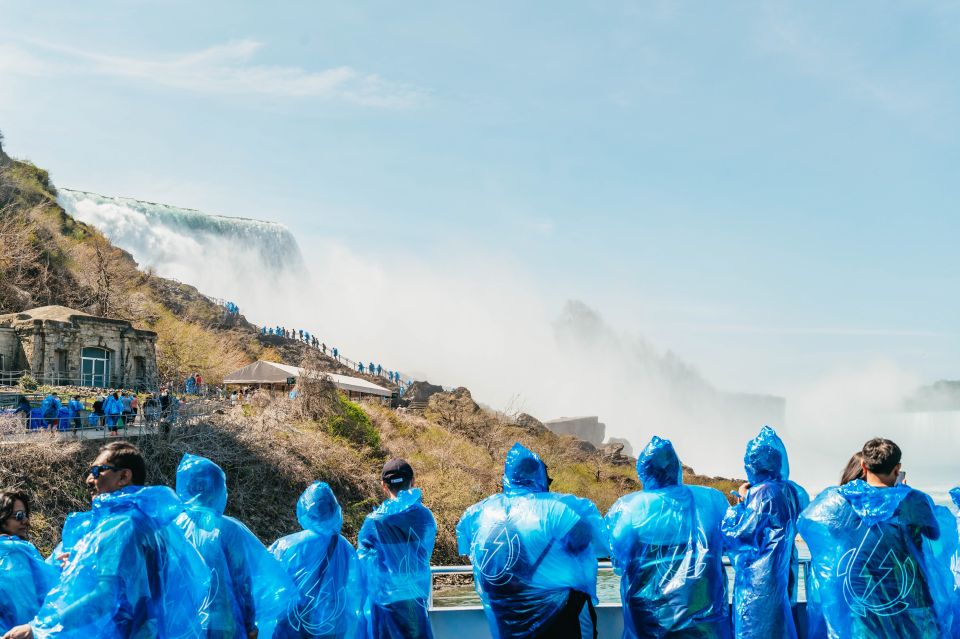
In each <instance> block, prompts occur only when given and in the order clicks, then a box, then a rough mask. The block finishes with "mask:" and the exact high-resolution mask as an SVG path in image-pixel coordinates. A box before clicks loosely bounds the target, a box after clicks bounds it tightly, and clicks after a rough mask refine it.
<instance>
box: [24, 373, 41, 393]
mask: <svg viewBox="0 0 960 639" xmlns="http://www.w3.org/2000/svg"><path fill="white" fill-rule="evenodd" d="M19 384H20V388H22V389H23V390H25V391H35V390H37V389H38V388H39V387H40V384H38V383H37V380H36V379H34V377H33V375H31V374H30V373H24V374H23V376H22V377H21V378H20V382H19Z"/></svg>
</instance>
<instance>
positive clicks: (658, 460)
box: [606, 437, 730, 639]
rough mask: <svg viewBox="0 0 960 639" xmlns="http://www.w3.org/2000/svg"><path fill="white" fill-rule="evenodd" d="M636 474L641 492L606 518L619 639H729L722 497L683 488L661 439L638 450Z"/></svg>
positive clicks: (674, 457) (674, 461)
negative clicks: (686, 637)
mask: <svg viewBox="0 0 960 639" xmlns="http://www.w3.org/2000/svg"><path fill="white" fill-rule="evenodd" d="M637 475H638V476H639V478H640V481H641V482H642V483H643V490H642V491H640V492H635V493H631V494H629V495H626V496H624V497H621V498H620V499H619V500H617V502H616V503H615V504H614V505H613V506H612V507H611V508H610V511H609V512H608V513H607V516H606V522H607V528H608V530H609V533H610V547H611V555H610V559H611V560H612V562H613V567H614V569H615V570H616V572H617V573H618V574H620V575H621V580H620V596H621V599H622V601H623V636H624V638H625V639H635V638H637V637H663V636H669V633H674V632H684V633H689V634H691V635H692V636H694V635H695V636H696V637H700V638H702V639H711V638H726V637H730V614H729V607H728V604H727V575H726V572H725V570H724V568H723V536H722V535H721V534H720V522H721V521H722V520H723V516H724V514H725V513H726V511H727V500H726V498H725V497H724V496H723V494H721V493H720V491H718V490H714V489H713V488H706V487H703V486H684V485H683V480H682V467H681V465H680V459H679V458H678V457H677V453H676V452H675V451H674V449H673V444H671V443H670V441H669V440H666V439H660V438H659V437H654V438H653V439H652V440H651V441H650V443H649V444H648V445H647V447H646V448H644V449H643V451H641V453H640V455H639V457H638V458H637Z"/></svg>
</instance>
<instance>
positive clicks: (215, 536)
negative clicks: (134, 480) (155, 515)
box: [176, 454, 296, 639]
mask: <svg viewBox="0 0 960 639" xmlns="http://www.w3.org/2000/svg"><path fill="white" fill-rule="evenodd" d="M177 496H178V497H179V498H180V500H181V501H182V502H183V505H184V508H185V509H186V510H185V512H183V513H181V514H180V516H179V517H177V520H176V523H177V526H179V527H180V529H181V530H182V531H183V534H184V536H185V537H186V538H187V541H189V542H190V543H191V544H192V545H193V547H194V548H196V549H197V551H198V552H199V553H200V555H201V556H202V557H203V560H204V561H205V562H206V564H207V567H208V568H209V569H210V574H211V579H210V595H209V597H208V598H207V601H206V602H205V603H204V607H203V610H202V611H201V613H200V617H201V619H202V622H203V627H204V629H205V630H206V631H207V634H206V636H207V637H208V639H235V638H238V637H249V638H250V639H255V638H256V637H257V634H258V630H261V629H263V628H265V627H267V626H272V625H273V624H274V623H276V620H277V619H278V618H279V617H280V616H281V615H282V614H283V613H285V612H286V610H287V605H288V604H289V603H290V602H292V601H293V597H294V595H295V593H296V588H295V586H294V584H293V582H292V581H291V580H290V578H289V577H287V574H286V572H285V571H284V570H283V567H282V566H281V565H280V564H279V563H277V561H276V560H275V559H274V558H273V557H272V556H271V555H270V553H268V552H267V549H266V548H264V547H263V544H261V543H260V540H259V539H257V537H256V536H255V535H254V534H253V533H252V532H250V530H249V529H248V528H247V527H246V526H244V525H243V524H242V523H241V522H239V521H238V520H236V519H234V518H233V517H227V516H225V515H224V514H223V511H224V509H225V508H226V506H227V477H226V475H225V474H224V472H223V470H222V469H221V468H220V467H219V466H217V465H216V464H215V463H213V462H212V461H210V460H209V459H207V458H205V457H198V456H196V455H190V454H186V455H184V456H183V459H181V460H180V465H179V466H178V467H177ZM269 638H270V635H265V636H264V639H269Z"/></svg>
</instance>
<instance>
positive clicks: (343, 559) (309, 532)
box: [270, 481, 363, 639]
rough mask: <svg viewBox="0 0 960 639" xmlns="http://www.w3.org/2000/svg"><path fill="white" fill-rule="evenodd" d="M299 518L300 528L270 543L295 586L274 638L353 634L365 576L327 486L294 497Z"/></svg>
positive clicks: (342, 638)
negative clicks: (294, 596)
mask: <svg viewBox="0 0 960 639" xmlns="http://www.w3.org/2000/svg"><path fill="white" fill-rule="evenodd" d="M297 519H298V520H299V521H300V526H301V527H303V530H301V531H300V532H297V533H293V534H292V535H287V536H286V537H281V538H280V539H278V540H277V541H275V542H273V545H271V546H270V552H271V553H273V556H274V557H276V558H277V559H278V560H279V561H280V563H281V564H282V565H283V567H284V568H285V569H286V571H287V574H288V575H289V576H290V577H291V578H292V579H293V581H294V582H295V583H296V587H297V589H298V592H299V597H298V598H297V599H296V600H295V601H293V602H292V603H291V604H290V607H289V608H288V610H287V614H286V615H285V616H284V617H282V618H281V619H280V622H279V624H278V625H277V628H276V630H275V631H274V632H273V635H272V636H273V639H321V638H323V639H352V638H353V637H356V636H357V631H358V628H359V626H360V622H361V619H362V617H361V607H362V605H363V581H362V578H361V575H360V564H359V562H358V560H357V551H356V550H354V549H353V546H351V545H350V542H349V541H347V539H346V537H344V536H343V535H341V534H340V529H341V528H342V527H343V513H342V512H341V510H340V504H338V503H337V498H336V497H335V496H334V494H333V491H332V490H330V486H328V485H327V484H325V483H323V482H319V481H318V482H314V483H313V484H311V485H310V486H309V487H308V488H307V489H306V490H305V491H304V492H303V494H302V495H300V499H299V500H298V501H297Z"/></svg>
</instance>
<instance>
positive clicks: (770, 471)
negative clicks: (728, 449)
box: [743, 426, 790, 485]
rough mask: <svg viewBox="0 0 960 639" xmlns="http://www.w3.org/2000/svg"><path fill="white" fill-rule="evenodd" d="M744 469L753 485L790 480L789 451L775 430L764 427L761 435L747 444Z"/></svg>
mask: <svg viewBox="0 0 960 639" xmlns="http://www.w3.org/2000/svg"><path fill="white" fill-rule="evenodd" d="M743 468H744V470H746V471H747V480H748V481H749V482H750V483H751V484H752V485H757V484H760V483H763V482H765V481H770V480H778V479H779V480H787V479H789V478H790V464H789V463H788V462H787V449H786V447H785V446H784V445H783V441H781V439H780V437H778V436H777V433H776V431H775V430H773V429H772V428H770V427H769V426H764V427H763V428H761V429H760V434H758V435H757V436H756V437H754V438H753V439H751V440H750V441H749V442H747V452H746V454H745V455H744V456H743Z"/></svg>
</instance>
